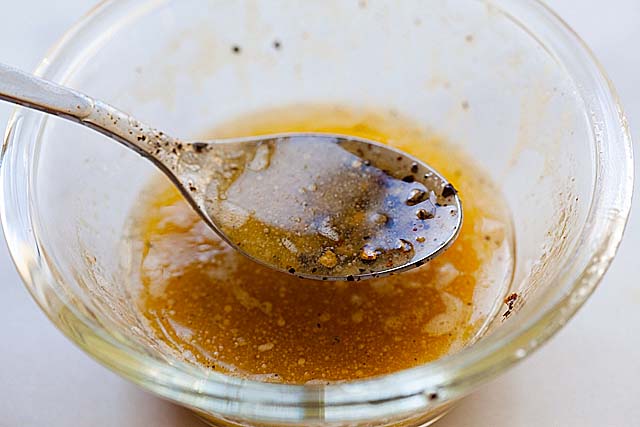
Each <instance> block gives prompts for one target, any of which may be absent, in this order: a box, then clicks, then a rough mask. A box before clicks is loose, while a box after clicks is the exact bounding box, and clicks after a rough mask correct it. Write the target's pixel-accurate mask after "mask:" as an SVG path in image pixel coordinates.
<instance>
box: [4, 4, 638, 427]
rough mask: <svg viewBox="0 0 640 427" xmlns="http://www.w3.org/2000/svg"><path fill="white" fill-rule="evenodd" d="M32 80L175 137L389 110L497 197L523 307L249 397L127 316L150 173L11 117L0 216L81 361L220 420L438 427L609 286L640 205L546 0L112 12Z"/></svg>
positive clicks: (73, 130)
mask: <svg viewBox="0 0 640 427" xmlns="http://www.w3.org/2000/svg"><path fill="white" fill-rule="evenodd" d="M276 42H277V44H279V48H276V46H275V45H276ZM234 46H237V47H238V49H236V50H239V52H233V50H234V49H233V47H234ZM38 73H39V74H40V75H42V76H44V77H46V78H49V79H52V80H55V81H58V82H61V83H64V84H66V85H70V86H72V87H75V88H77V89H80V90H82V91H85V92H87V93H89V94H91V95H93V96H96V97H98V98H102V99H104V100H106V101H108V102H111V103H113V104H114V105H116V106H119V107H121V108H122V109H124V110H127V111H129V112H131V113H132V114H134V115H135V116H136V117H139V118H141V119H142V120H144V121H146V122H148V123H151V124H154V125H156V126H158V127H161V128H162V129H165V130H167V131H169V132H171V133H172V134H174V135H180V136H183V137H194V136H197V135H200V134H202V133H203V132H204V131H206V130H208V129H211V128H212V127H214V126H215V125H216V124H217V123H221V122H224V121H225V120H228V119H230V118H233V117H236V116H238V115H240V114H242V113H245V112H249V111H253V110H258V109H263V108H269V107H274V106H275V107H279V106H282V105H292V104H296V103H312V104H313V103H318V104H322V103H331V104H337V105H346V106H355V107H369V106H373V107H376V108H378V107H379V108H386V109H393V110H395V111H397V112H398V113H399V114H401V115H403V116H407V117H409V118H411V119H413V120H415V121H417V122H418V123H421V124H422V125H423V126H424V129H425V130H428V131H430V132H433V133H435V134H438V135H441V136H444V137H445V138H446V139H447V140H449V141H451V142H453V143H455V144H457V145H460V146H462V147H463V148H464V150H466V151H467V152H468V153H470V154H471V155H472V156H474V157H475V158H476V159H477V161H478V163H479V164H480V165H482V166H483V167H484V169H486V170H487V171H489V172H490V174H491V175H492V177H493V179H494V180H495V181H496V182H497V183H499V185H500V186H501V188H502V191H503V192H504V194H505V195H506V198H507V201H508V203H509V205H510V206H511V209H512V214H513V223H514V229H515V236H516V242H515V248H516V254H517V257H516V266H515V272H514V277H513V281H512V285H511V289H510V290H509V292H510V293H511V292H513V293H517V294H518V300H517V301H516V304H515V307H514V310H513V313H512V314H511V315H510V316H509V317H508V318H506V319H505V318H504V317H503V316H497V317H496V318H495V319H494V320H493V321H492V322H491V324H490V325H489V329H488V331H487V332H486V334H485V335H484V336H483V337H482V338H481V339H480V340H478V341H477V342H475V343H474V344H473V345H471V346H469V347H467V348H465V349H464V350H462V351H460V352H458V353H456V354H453V355H451V356H447V357H445V358H443V359H440V360H438V361H436V362H434V363H430V364H428V365H424V366H420V367H417V368H414V369H411V370H407V371H403V372H398V373H395V374H392V375H388V376H384V377H379V378H373V379H369V380H363V381H354V382H347V383H344V384H335V385H329V386H320V385H313V386H311V385H310V386H288V385H281V384H266V383H258V382H251V381H246V380H241V379H238V378H231V377H228V376H225V375H223V374H220V373H213V372H205V371H203V370H201V369H198V368H197V367H195V366H191V365H188V364H186V363H183V362H180V361H178V360H174V359H172V358H170V357H168V356H167V355H165V354H162V353H161V352H159V351H158V350H157V349H156V348H155V347H154V346H153V345H151V344H152V343H151V342H150V341H151V340H150V339H149V337H147V336H146V335H145V332H144V330H143V329H142V328H140V327H139V325H138V323H137V318H136V316H135V313H134V312H133V310H132V309H131V303H130V300H129V299H128V295H127V291H126V289H127V288H126V286H125V284H126V281H127V271H126V259H125V261H124V262H123V257H122V256H121V253H120V250H121V247H122V240H123V239H126V238H127V236H126V234H125V233H124V231H123V230H125V229H126V228H125V224H126V223H127V220H128V216H129V212H130V209H131V207H132V205H133V203H134V201H135V200H136V199H137V197H138V196H139V194H140V192H141V191H142V190H143V188H144V186H145V185H146V184H147V183H148V181H149V179H150V177H151V176H152V175H154V174H156V173H157V172H156V171H155V170H154V168H153V167H152V166H150V164H149V163H147V162H146V161H144V160H142V159H141V158H140V157H138V156H137V155H136V154H134V153H132V152H129V151H127V150H126V149H124V148H122V147H121V146H119V145H118V144H114V143H111V142H109V141H106V140H105V138H104V137H102V136H100V135H98V134H95V133H92V132H91V131H89V130H86V129H83V128H80V127H78V126H74V125H72V124H69V123H66V122H63V121H61V120H56V119H50V118H47V117H45V116H43V115H42V114H39V113H36V112H32V111H26V110H18V111H17V112H16V114H15V115H14V117H13V119H12V121H11V123H10V126H9V128H8V131H7V135H6V140H5V145H4V147H3V156H2V170H1V173H2V192H3V193H2V196H3V199H2V200H3V204H2V220H3V226H4V229H5V233H6V237H7V240H8V243H9V247H10V250H11V253H12V256H13V258H14V261H15V263H16V266H17V268H18V270H19V271H20V274H21V275H22V277H23V279H24V281H25V283H26V285H27V287H28V288H29V290H30V291H31V293H32V294H33V296H34V298H35V299H36V300H37V302H38V304H39V305H40V306H41V307H42V309H43V310H44V311H45V312H46V313H47V315H48V316H49V317H50V319H51V320H52V321H53V322H54V323H55V324H56V325H57V326H58V327H59V328H60V329H61V330H62V331H63V332H64V333H65V334H66V335H67V336H68V337H69V338H71V339H72V340H73V341H74V342H76V343H77V344H78V345H79V346H80V347H82V348H83V349H84V350H85V351H86V352H87V353H89V354H90V355H92V356H93V357H94V358H96V359H97V360H99V361H100V362H102V363H103V364H105V365H106V366H108V367H109V368H111V369H113V370H114V371H116V372H118V373H119V374H121V375H123V376H124V377H127V378H129V379H130V380H132V381H134V382H136V383H138V384H140V385H142V386H143V387H144V388H146V389H148V390H150V391H153V392H155V393H157V394H159V395H161V396H164V397H166V398H168V399H171V400H173V401H175V402H178V403H180V404H182V405H184V406H187V407H189V408H192V409H193V410H195V411H197V412H198V413H200V414H201V415H202V416H203V417H204V418H206V419H208V420H209V421H211V422H214V423H216V424H218V425H261V426H276V425H331V426H347V425H349V426H365V425H402V426H413V425H426V424H428V423H430V422H432V421H433V420H435V419H437V417H439V416H440V415H441V414H443V413H444V412H445V411H446V409H447V408H449V407H450V405H451V404H452V403H454V402H455V401H456V400H458V399H460V398H461V397H463V396H465V395H466V394H468V393H470V392H471V391H472V390H473V389H474V388H475V387H476V386H478V385H479V384H481V383H482V382H484V381H487V380H488V379H490V378H492V377H494V376H495V375H497V374H499V373H500V372H502V371H504V370H505V369H507V368H508V367H510V366H512V365H513V364H514V363H516V362H517V361H518V360H521V359H522V358H524V357H525V356H527V355H528V354H530V353H531V352H532V351H533V350H535V349H537V348H538V347H539V346H540V345H541V344H542V343H544V342H545V341H546V340H547V339H548V338H549V337H550V336H551V335H553V334H554V333H555V332H556V331H557V330H558V329H559V328H560V327H562V325H564V323H565V322H566V321H567V320H568V319H569V318H570V317H571V316H572V315H573V314H574V313H575V311H576V310H577V309H578V308H579V307H580V306H581V305H582V304H583V302H584V301H585V300H586V299H587V297H588V296H589V295H590V294H591V292H592V291H593V290H594V288H595V286H596V285H597V283H598V282H599V281H600V279H601V278H602V275H603V274H604V272H605V270H606V269H607V266H608V265H609V263H610V262H611V260H612V258H613V256H614V254H615V251H616V248H617V246H618V244H619V242H620V239H621V237H622V233H623V230H624V226H625V222H626V219H627V214H628V212H629V208H630V200H631V192H632V181H633V170H632V152H631V143H630V138H629V134H628V129H627V127H626V122H625V118H624V116H623V113H622V110H621V108H620V106H619V105H618V102H617V98H616V96H615V94H614V90H613V89H612V87H611V85H610V84H609V82H608V80H607V79H606V77H605V76H604V73H603V71H602V70H601V68H600V67H599V65H598V64H597V62H596V61H595V60H594V59H593V57H592V56H591V54H590V53H589V51H588V49H587V48H586V47H585V46H584V44H583V43H582V42H581V41H580V39H579V38H578V37H577V36H576V35H575V34H574V33H573V32H572V31H571V30H570V29H569V28H567V27H566V26H565V25H564V24H563V23H562V21H561V20H560V19H559V18H558V17H557V16H555V15H554V14H553V13H552V12H551V11H549V10H548V9H546V8H545V7H544V6H543V5H542V4H540V3H537V2H534V1H529V0H486V1H478V0H455V1H438V0H433V1H421V0H414V1H409V0H403V1H382V0H380V1H376V0H370V1H366V0H360V1H357V0H323V1H305V2H301V1H296V0H254V1H223V0H210V1H206V2H204V1H197V0H180V1H178V0H149V1H140V0H120V1H107V2H104V3H102V4H100V5H99V6H98V7H97V8H95V9H94V10H93V11H92V12H91V13H90V14H89V15H88V16H87V17H86V18H84V19H83V20H82V22H81V23H79V24H78V25H77V26H76V27H74V28H73V29H72V30H71V31H70V32H69V33H68V34H67V35H66V36H65V37H64V39H63V40H62V41H61V42H60V43H59V44H58V45H57V46H56V47H55V48H54V49H53V50H52V51H51V52H50V54H49V55H48V56H47V57H46V58H45V60H44V61H43V62H42V65H41V66H40V68H39V69H38ZM125 258H126V257H125ZM585 333H588V332H586V331H585ZM540 375H545V373H544V372H541V373H540ZM555 380H557V379H554V378H550V381H555Z"/></svg>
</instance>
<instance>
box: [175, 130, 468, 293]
mask: <svg viewBox="0 0 640 427" xmlns="http://www.w3.org/2000/svg"><path fill="white" fill-rule="evenodd" d="M194 147H195V148H194V151H197V155H196V153H194V152H190V151H185V153H183V154H182V155H181V156H180V161H179V162H178V171H177V172H178V175H179V176H181V177H182V179H183V180H184V179H186V181H185V182H183V185H184V186H185V187H187V188H189V191H190V192H191V193H192V195H193V198H194V199H195V200H196V203H198V204H199V205H201V206H199V207H200V210H201V211H204V212H205V213H206V214H207V217H208V218H207V219H208V222H210V223H211V225H212V226H213V227H214V228H216V229H217V230H218V231H219V232H220V234H222V235H223V236H224V237H225V238H226V240H227V241H228V242H229V243H230V244H232V245H233V246H235V247H236V248H237V249H239V250H240V251H241V252H244V253H245V254H246V255H248V256H250V257H251V258H253V259H254V260H256V261H258V262H260V263H262V264H265V265H268V266H270V267H272V268H276V269H279V270H281V271H284V272H288V273H290V274H294V275H296V276H299V277H302V278H311V279H317V280H348V281H359V280H362V279H366V278H373V277H380V276H383V275H388V274H392V273H397V272H400V271H404V270H407V269H410V268H414V267H419V266H421V265H422V264H424V263H425V262H427V261H428V260H430V259H432V258H433V257H435V256H437V255H438V254H439V253H440V252H442V251H443V250H445V249H446V248H447V247H448V246H449V245H450V244H451V243H452V242H453V240H454V239H455V237H457V235H458V232H459V230H460V226H461V222H462V208H461V204H460V200H459V198H458V196H457V192H456V190H455V189H454V187H453V186H452V185H451V184H450V183H448V182H447V181H446V180H445V179H444V178H443V177H442V176H440V175H439V174H438V173H437V172H435V171H434V170H432V169H431V168H429V167H428V166H427V165H425V164H424V163H422V162H420V161H419V160H417V159H415V158H413V157H411V156H409V155H407V154H406V153H402V152H400V151H397V150H394V149H392V148H391V147H388V146H385V145H382V144H379V143H376V142H373V141H368V140H364V139H361V138H354V137H350V136H336V135H328V134H280V135H273V136H269V137H265V138H263V140H262V141H260V142H256V138H250V139H239V140H237V141H236V142H235V143H234V142H224V143H223V144H218V143H196V145H195V146H194ZM207 154H209V155H207ZM203 170H209V171H211V172H212V173H211V174H209V175H207V176H206V177H204V178H203V176H202V173H203Z"/></svg>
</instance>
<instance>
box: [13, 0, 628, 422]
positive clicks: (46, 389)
mask: <svg viewBox="0 0 640 427" xmlns="http://www.w3.org/2000/svg"><path fill="white" fill-rule="evenodd" d="M548 2H549V4H550V5H551V6H552V7H554V8H555V9H556V10H557V11H558V12H559V13H560V15H561V16H563V17H564V18H565V19H566V20H567V21H568V22H569V23H570V25H572V26H573V28H574V29H576V30H577V32H578V33H579V34H581V35H582V36H583V37H584V39H585V40H586V41H587V43H588V44H589V45H590V46H591V47H592V48H593V50H594V51H595V53H596V55H597V56H598V57H599V59H600V60H601V61H602V62H603V64H604V66H605V68H606V69H607V70H608V72H609V75H610V76H611V78H612V79H613V81H614V83H615V85H616V86H617V88H618V91H619V92H620V94H621V97H622V101H623V105H624V106H625V109H626V112H627V114H628V116H629V120H630V123H631V129H632V131H633V133H634V134H635V135H638V136H639V137H640V46H639V45H640V25H639V23H640V1H639V0H607V1H603V0H549V1H548ZM2 3H3V4H2V6H0V17H1V21H0V22H1V24H0V61H1V62H5V63H9V64H13V65H16V66H19V67H22V68H23V69H27V70H31V69H33V68H34V67H35V65H36V64H37V62H38V61H39V58H41V57H42V56H43V55H44V53H45V52H46V50H47V48H48V47H49V46H50V45H51V44H52V43H53V42H54V41H55V40H57V39H58V37H59V36H60V35H61V34H62V33H63V32H64V31H65V29H66V28H68V27H69V26H70V25H71V24H72V23H73V22H75V21H76V20H77V19H78V18H79V17H80V16H81V15H82V14H83V13H84V12H85V11H87V10H89V9H90V7H91V6H92V5H93V3H94V0H55V1H51V0H21V1H9V0H2ZM9 112H10V108H9V107H8V106H6V105H0V127H2V128H4V123H5V122H6V120H7V118H8V115H9ZM636 200H637V199H636ZM636 207H637V206H636ZM636 213H637V212H636ZM639 248H640V224H638V221H637V215H634V216H632V219H631V221H630V224H629V227H628V229H627V234H626V238H625V241H624V242H623V244H622V247H621V250H620V253H619V255H618V257H617V258H616V260H615V261H614V263H613V266H612V267H611V269H610V271H609V273H608V274H607V276H606V277H605V279H604V280H603V282H602V284H601V285H600V287H599V289H598V290H597V291H596V293H595V295H594V296H593V297H592V298H591V299H590V300H589V301H588V302H587V304H586V305H585V306H584V307H583V308H582V309H581V310H580V312H579V313H578V315H577V316H576V317H575V318H574V319H573V320H572V321H571V322H570V323H569V324H568V325H567V326H566V327H565V328H564V329H563V330H562V331H561V332H560V333H559V334H557V335H556V336H555V337H554V338H553V339H552V341H551V342H550V343H548V344H547V345H545V346H544V347H543V348H542V349H541V350H540V351H538V352H537V353H535V354H534V355H533V356H531V357H529V358H527V359H526V360H525V361H524V362H522V363H521V364H520V365H518V366H517V367H516V368H514V369H512V370H511V371H509V372H508V373H506V374H504V375H502V376H501V377H500V378H498V379H497V380H495V381H493V382H491V383H489V384H487V385H485V386H484V387H482V388H481V389H480V390H478V391H477V392H476V393H475V394H474V395H472V396H470V397H469V398H467V399H465V400H464V401H463V402H462V403H461V404H460V405H459V406H458V407H457V408H456V409H455V410H454V411H453V412H452V413H451V414H450V415H449V416H447V417H446V418H445V419H443V420H442V421H440V422H439V423H438V424H437V426H438V427H453V426H455V427H467V426H468V427H507V426H508V427H528V426H531V427H538V426H584V427H588V426H612V427H616V426H621V427H626V426H640V402H639V401H638V396H640V285H639V284H638V278H639V277H640V262H639V261H638V259H637V256H636V255H635V254H637V253H638V250H639ZM17 426H49V427H72V426H94V427H101V426H121V427H138V426H156V427H162V426H176V427H202V426H203V424H202V423H201V422H200V421H198V420H197V419H196V418H195V417H194V416H193V415H191V413H189V412H188V411H186V410H184V409H182V408H179V407H177V406H175V405H172V404H170V403H167V402H164V401H162V400H160V399H158V398H156V397H154V396H152V395H151V394H148V393H146V392H144V391H142V390H140V389H138V388H136V387H135V386H133V385H132V384H130V383H128V382H127V381H125V380H123V379H121V378H120V377H118V376H117V375H115V374H113V373H112V372H110V371H108V370H107V369H106V368H103V367H102V366H100V365H98V364H97V363H96V362H94V361H93V360H92V359H90V358H89V357H88V356H86V355H85V354H84V353H82V352H81V351H80V350H79V349H78V348H76V347H75V346H74V345H73V344H72V343H71V342H70V341H68V340H67V339H66V338H65V337H64V336H62V334H61V333H60V332H59V331H58V330H57V329H55V328H54V327H53V325H52V324H51V323H50V322H49V321H48V320H47V319H46V318H45V316H44V314H43V313H42V312H41V311H40V309H39V308H38V307H37V306H36V304H35V303H34V302H33V301H32V300H31V297H30V296H29V295H28V293H27V291H26V290H25V289H24V288H23V286H22V284H21V282H20V279H19V278H18V275H17V274H16V272H15V270H14V268H13V265H12V264H11V261H10V260H9V256H8V254H7V250H6V248H5V245H3V244H0V427H17Z"/></svg>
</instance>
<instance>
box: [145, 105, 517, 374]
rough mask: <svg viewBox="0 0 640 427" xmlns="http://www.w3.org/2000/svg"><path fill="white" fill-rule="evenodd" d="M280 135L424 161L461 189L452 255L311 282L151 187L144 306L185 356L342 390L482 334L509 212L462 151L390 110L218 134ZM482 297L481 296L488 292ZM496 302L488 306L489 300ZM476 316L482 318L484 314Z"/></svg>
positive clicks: (231, 370) (254, 123)
mask: <svg viewBox="0 0 640 427" xmlns="http://www.w3.org/2000/svg"><path fill="white" fill-rule="evenodd" d="M284 131H292V132H295V131H299V132H331V133H341V134H350V135H355V136H360V137H364V138H370V139H373V140H377V141H381V142H385V143H389V144H392V145H393V146H395V147H397V148H399V149H401V150H404V151H406V152H407V153H409V154H412V155H413V156H415V157H417V158H419V159H422V160H424V161H425V162H427V163H428V164H430V165H432V166H433V167H434V168H436V170H438V171H439V172H440V173H442V174H443V175H444V176H445V177H446V178H448V179H449V180H450V181H451V182H452V183H453V184H454V185H455V187H456V188H457V189H458V190H459V192H460V197H461V199H462V202H463V208H464V223H463V227H462V230H461V232H460V235H459V237H458V239H457V240H456V242H455V243H454V244H453V246H452V247H451V248H450V249H449V250H448V251H447V252H445V253H444V254H443V255H441V256H439V257H437V258H436V259H434V260H433V261H431V262H429V263H428V264H426V265H424V266H423V267H421V268H418V269H414V270H411V271H408V272H406V273H402V274H399V275H396V276H392V277H386V278H380V279H373V280H367V281H362V282H329V283H328V282H319V281H311V280H303V279H299V278H296V277H294V276H291V275H288V274H285V273H279V272H276V271H273V270H270V269H268V268H266V267H263V266H261V265H258V264H256V263H254V262H252V261H250V260H248V259H247V258H245V257H244V256H242V255H240V254H239V253H237V252H235V251H234V250H233V249H231V248H230V247H229V246H228V245H227V244H225V243H224V242H222V241H221V240H220V238H218V237H217V236H216V235H215V234H214V233H213V232H212V231H211V230H209V229H208V228H207V226H206V225H205V224H204V223H203V222H202V221H201V220H200V218H199V217H198V216H197V215H196V214H195V213H194V212H193V211H192V210H191V208H190V207H189V206H188V205H187V203H186V202H185V201H184V200H183V199H182V197H181V196H180V195H179V194H178V193H177V192H176V191H175V190H174V189H173V188H172V187H171V186H170V184H168V183H166V182H165V181H162V183H158V182H154V183H153V185H152V187H151V190H150V194H151V195H150V197H148V198H147V200H144V201H143V202H142V203H143V205H142V206H138V207H137V208H142V209H141V211H142V212H144V214H143V215H142V216H140V217H138V218H136V221H135V224H134V234H135V235H137V236H138V239H139V242H138V243H139V247H140V248H141V249H140V253H139V267H136V269H135V275H136V277H135V279H136V281H138V282H139V283H140V289H138V295H139V297H138V307H139V310H140V311H141V313H142V315H143V316H144V318H145V319H146V322H147V323H148V326H149V331H150V333H151V334H153V335H154V337H155V338H156V339H158V340H160V341H161V342H163V343H164V344H166V346H167V348H169V349H171V350H172V351H173V353H174V354H176V355H178V356H179V357H180V358H182V359H184V360H187V361H190V362H192V363H195V364H198V365H200V366H203V367H206V368H209V369H215V370H217V371H220V372H223V373H227V374H231V375H238V376H243V377H250V378H254V379H260V380H264V381H272V382H285V383H306V382H309V381H323V382H325V381H326V382H329V381H344V380H352V379H358V378H365V377H371V376H376V375H382V374H387V373H390V372H394V371H398V370H402V369H406V368H410V367H414V366H417V365H420V364H424V363H427V362H430V361H433V360H435V359H438V358H440V357H442V356H444V355H446V354H448V353H450V352H452V351H455V350H457V349H459V348H461V347H462V346H463V345H465V344H467V343H468V342H469V341H470V340H472V339H473V338H474V336H475V335H477V333H478V332H479V330H480V328H481V326H482V324H483V320H485V319H483V317H482V316H489V315H490V314H491V313H489V311H490V310H489V309H487V307H488V306H486V304H484V303H482V304H484V305H483V306H479V304H481V303H480V302H479V297H478V295H479V294H480V293H485V294H486V290H487V289H490V288H491V287H495V298H496V299H501V297H502V296H503V295H502V292H503V291H504V288H503V287H502V284H501V283H500V279H499V280H498V281H494V280H493V278H494V277H499V278H503V277H507V276H508V272H509V271H510V269H511V267H512V265H511V264H512V259H511V256H510V249H509V245H510V237H509V236H510V234H509V231H510V229H509V222H508V212H507V210H506V208H505V207H504V205H503V204H502V202H501V200H499V192H497V191H496V190H495V188H494V187H493V186H492V185H491V184H490V182H489V181H488V180H487V178H486V176H485V175H484V174H483V173H482V172H481V171H479V170H478V169H477V168H476V167H474V165H473V163H472V162H470V161H469V159H467V158H466V157H465V156H464V155H463V154H462V153H460V152H459V151H457V150H455V149H452V148H451V147H450V146H447V145H446V144H444V143H443V142H442V141H440V140H439V139H437V138H434V137H431V136H429V135H426V134H425V133H423V132H422V131H420V130H418V128H417V126H415V125H414V124H412V123H410V122H407V121H404V120H401V119H398V118H396V117H394V115H388V116H387V115H382V114H374V113H357V112H351V111H346V110H342V109H337V108H323V107H296V108H292V109H286V110H281V111H272V112H269V113H263V114H256V115H254V116H250V117H242V118H241V120H240V119H239V120H238V121H237V122H234V123H229V124H227V125H226V126H222V127H219V128H218V129H216V131H215V132H214V134H215V136H216V137H230V136H239V135H254V134H267V133H277V132H284ZM482 289H484V291H483V292H480V290H482ZM489 306H490V304H489ZM478 313H480V314H481V316H480V317H478V316H477V314H478Z"/></svg>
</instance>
